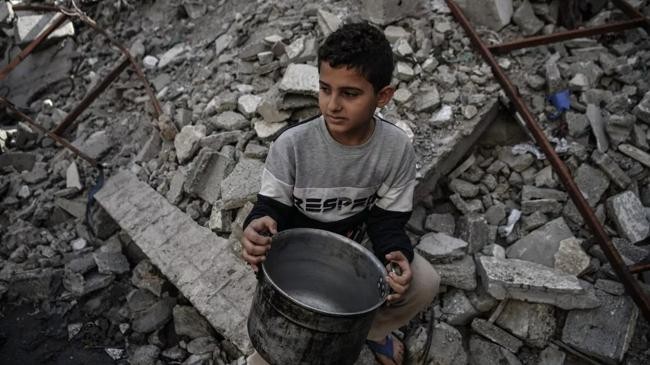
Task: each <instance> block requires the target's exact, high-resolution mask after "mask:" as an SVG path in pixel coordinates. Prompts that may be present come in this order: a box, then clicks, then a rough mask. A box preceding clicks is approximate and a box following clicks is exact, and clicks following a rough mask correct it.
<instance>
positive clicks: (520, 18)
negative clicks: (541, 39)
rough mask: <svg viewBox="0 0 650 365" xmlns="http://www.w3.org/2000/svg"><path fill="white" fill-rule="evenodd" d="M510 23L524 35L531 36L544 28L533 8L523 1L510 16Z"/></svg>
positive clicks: (526, 1)
mask: <svg viewBox="0 0 650 365" xmlns="http://www.w3.org/2000/svg"><path fill="white" fill-rule="evenodd" d="M512 21H513V22H514V23H515V24H517V25H518V26H519V28H520V29H521V30H522V31H523V33H524V34H525V35H533V34H536V33H538V32H539V31H540V30H542V28H544V22H543V21H541V20H539V18H538V17H537V16H536V15H535V11H534V10H533V6H532V5H531V4H530V2H529V1H528V0H524V1H523V2H522V3H521V5H520V6H519V8H517V10H516V11H515V12H514V14H513V15H512Z"/></svg>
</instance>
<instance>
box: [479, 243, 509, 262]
mask: <svg viewBox="0 0 650 365" xmlns="http://www.w3.org/2000/svg"><path fill="white" fill-rule="evenodd" d="M481 253H482V254H484V255H486V256H494V257H499V258H502V259H505V258H506V249H505V248H503V246H501V245H498V244H496V243H492V244H489V245H487V246H485V247H483V249H482V250H481Z"/></svg>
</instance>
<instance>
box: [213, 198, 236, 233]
mask: <svg viewBox="0 0 650 365" xmlns="http://www.w3.org/2000/svg"><path fill="white" fill-rule="evenodd" d="M232 220H233V218H232V211H230V210H225V209H221V207H220V206H219V204H215V205H214V206H213V207H212V212H210V220H209V221H208V228H210V229H211V230H212V231H215V232H222V233H224V232H225V233H227V232H230V229H231V227H230V226H231V224H232Z"/></svg>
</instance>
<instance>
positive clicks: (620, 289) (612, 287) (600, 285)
mask: <svg viewBox="0 0 650 365" xmlns="http://www.w3.org/2000/svg"><path fill="white" fill-rule="evenodd" d="M594 287H596V289H600V290H602V291H604V292H605V293H608V294H611V295H623V294H625V287H624V286H623V284H621V283H619V282H618V281H613V280H606V279H598V280H596V284H594Z"/></svg>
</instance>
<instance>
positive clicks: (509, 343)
mask: <svg viewBox="0 0 650 365" xmlns="http://www.w3.org/2000/svg"><path fill="white" fill-rule="evenodd" d="M472 329H473V330H474V331H476V332H477V333H479V334H481V335H482V336H483V337H486V338H488V339H490V340H491V341H492V342H494V343H496V344H499V345H501V346H503V347H505V348H506V349H508V350H510V351H511V352H512V353H515V354H516V353H517V351H519V349H520V348H521V346H523V345H524V343H523V342H521V340H520V339H518V338H517V337H515V336H513V335H511V334H509V333H508V332H506V331H504V330H502V329H501V328H499V327H497V326H495V325H494V324H492V323H490V322H488V321H486V320H484V319H481V318H474V320H473V321H472Z"/></svg>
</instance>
